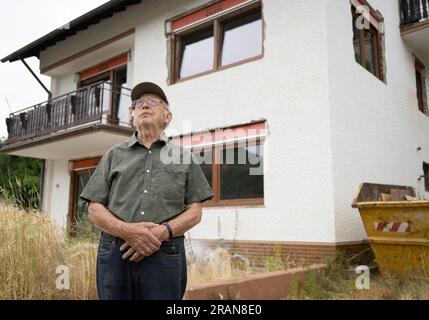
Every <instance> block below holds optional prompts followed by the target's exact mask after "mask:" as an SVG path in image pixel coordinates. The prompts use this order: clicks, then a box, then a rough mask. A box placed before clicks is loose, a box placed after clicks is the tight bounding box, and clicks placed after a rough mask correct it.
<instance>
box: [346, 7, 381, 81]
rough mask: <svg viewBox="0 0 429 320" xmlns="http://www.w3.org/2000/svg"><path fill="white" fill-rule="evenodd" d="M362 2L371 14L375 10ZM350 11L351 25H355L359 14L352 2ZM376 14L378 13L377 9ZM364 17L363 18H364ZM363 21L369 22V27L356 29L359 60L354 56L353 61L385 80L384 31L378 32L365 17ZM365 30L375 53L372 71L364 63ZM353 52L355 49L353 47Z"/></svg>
mask: <svg viewBox="0 0 429 320" xmlns="http://www.w3.org/2000/svg"><path fill="white" fill-rule="evenodd" d="M362 2H363V4H364V5H365V6H367V7H368V8H369V9H370V11H371V14H373V13H374V12H375V10H374V9H373V8H372V7H371V6H369V4H368V3H367V2H366V1H362ZM351 13H352V23H353V25H356V20H357V19H358V18H359V14H358V13H357V12H356V7H355V6H354V5H353V4H352V5H351ZM377 14H378V15H380V14H379V13H378V11H377ZM364 19H365V18H364ZM377 20H378V21H379V22H380V23H383V19H382V18H380V19H378V18H377ZM365 21H366V22H367V23H368V24H369V29H365V28H364V29H361V30H359V29H358V32H359V49H360V60H361V61H360V62H359V61H357V59H356V57H355V61H356V63H358V64H359V65H360V66H361V67H362V68H364V69H365V70H366V71H368V72H369V73H371V74H372V75H374V76H376V77H377V78H378V79H379V80H381V81H382V82H386V74H385V73H386V72H385V59H384V56H385V53H384V50H385V49H384V32H380V31H379V30H377V29H376V28H375V27H374V25H372V23H371V22H370V21H368V20H367V19H365ZM365 32H370V33H371V34H372V35H373V43H372V46H371V48H372V49H373V50H375V53H376V54H375V55H376V57H375V58H376V59H375V66H374V69H375V70H374V72H371V71H370V70H368V68H366V66H365V63H366V61H367V59H366V57H365ZM353 52H355V49H354V48H353Z"/></svg>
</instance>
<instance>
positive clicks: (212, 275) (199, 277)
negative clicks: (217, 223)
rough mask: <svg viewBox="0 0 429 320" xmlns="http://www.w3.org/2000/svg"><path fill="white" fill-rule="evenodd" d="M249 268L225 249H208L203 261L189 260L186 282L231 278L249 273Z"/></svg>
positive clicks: (206, 281) (193, 282)
mask: <svg viewBox="0 0 429 320" xmlns="http://www.w3.org/2000/svg"><path fill="white" fill-rule="evenodd" d="M252 273H253V272H252V270H251V268H250V267H249V266H248V265H246V264H244V263H241V261H240V260H235V259H233V258H232V257H231V254H230V253H229V251H228V250H227V249H224V248H215V249H213V250H208V251H207V254H206V256H205V257H204V260H203V261H195V260H193V259H190V260H189V263H188V283H189V284H190V285H193V284H198V283H209V282H214V281H220V280H231V279H237V278H242V277H245V276H249V275H251V274H252Z"/></svg>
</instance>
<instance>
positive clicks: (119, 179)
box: [80, 132, 213, 223]
mask: <svg viewBox="0 0 429 320" xmlns="http://www.w3.org/2000/svg"><path fill="white" fill-rule="evenodd" d="M136 134H137V132H135V133H134V134H133V135H132V136H131V138H130V139H129V140H127V141H124V142H122V143H119V144H117V145H115V146H113V147H112V148H110V149H109V150H108V151H107V152H106V153H105V154H104V155H103V157H102V158H101V160H100V163H99V164H98V166H97V169H96V170H95V172H94V174H93V175H92V177H91V179H90V180H89V182H88V184H87V185H86V187H85V189H84V190H83V192H82V193H81V194H80V198H81V199H83V200H85V201H88V202H91V201H93V202H97V203H100V204H102V205H104V206H105V207H106V208H107V209H108V210H109V211H110V212H111V213H112V214H113V215H115V216H116V217H117V218H119V219H121V220H123V221H126V222H142V221H146V222H154V223H161V222H164V221H167V220H170V219H171V218H173V217H175V216H177V215H179V214H180V213H182V212H183V211H184V210H185V206H186V205H188V204H191V203H195V202H204V201H206V200H209V199H211V198H212V197H213V192H212V189H211V187H210V185H209V184H208V182H207V179H206V177H205V176H204V174H203V172H202V170H201V167H200V165H199V164H198V163H196V161H195V157H194V156H193V155H192V153H191V151H190V150H187V149H186V148H184V147H182V146H180V145H177V144H176V143H174V142H172V141H170V140H168V138H167V137H166V136H165V134H164V133H163V134H162V135H161V138H160V140H158V141H156V142H155V143H153V144H152V146H151V147H150V149H147V148H146V147H145V146H144V145H142V144H140V142H139V141H138V140H137V137H136ZM173 155H174V156H173ZM170 156H171V157H170ZM178 156H180V158H181V159H182V161H180V162H179V163H178V161H170V162H168V161H167V162H166V161H165V159H167V160H168V159H170V160H172V159H176V160H177V159H178V158H177V157H178ZM161 160H162V161H161ZM172 162H173V163H172Z"/></svg>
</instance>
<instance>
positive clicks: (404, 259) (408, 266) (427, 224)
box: [352, 183, 429, 277]
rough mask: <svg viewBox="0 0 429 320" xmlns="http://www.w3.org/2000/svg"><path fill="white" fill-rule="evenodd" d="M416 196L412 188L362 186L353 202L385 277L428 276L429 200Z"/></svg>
mask: <svg viewBox="0 0 429 320" xmlns="http://www.w3.org/2000/svg"><path fill="white" fill-rule="evenodd" d="M414 197H415V191H414V188H412V187H405V186H395V185H384V184H373V183H363V184H361V185H360V187H359V190H358V192H357V194H356V197H355V199H354V200H353V203H352V207H353V208H358V209H359V213H360V216H361V218H362V221H363V224H364V226H365V230H366V233H367V234H368V241H369V243H370V245H371V248H372V250H373V251H374V255H375V258H376V261H377V264H378V267H379V268H380V272H381V273H382V275H395V276H408V277H414V276H415V277H420V276H429V201H427V200H415V198H414ZM407 199H409V200H407Z"/></svg>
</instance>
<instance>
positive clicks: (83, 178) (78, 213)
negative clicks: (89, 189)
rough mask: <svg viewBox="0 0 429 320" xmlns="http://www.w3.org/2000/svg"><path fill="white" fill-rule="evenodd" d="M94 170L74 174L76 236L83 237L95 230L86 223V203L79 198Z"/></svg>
mask: <svg viewBox="0 0 429 320" xmlns="http://www.w3.org/2000/svg"><path fill="white" fill-rule="evenodd" d="M94 170H95V169H87V170H83V171H80V172H78V173H76V184H77V185H76V194H75V199H74V201H75V225H74V230H75V231H76V236H78V237H79V236H85V235H88V234H89V233H92V232H94V230H95V228H94V227H93V225H92V224H90V223H89V221H88V214H87V209H88V203H87V202H86V201H83V200H82V199H80V198H79V195H80V194H81V193H82V191H83V189H84V188H85V186H86V185H87V184H88V182H89V179H90V178H91V176H92V173H93V172H94Z"/></svg>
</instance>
